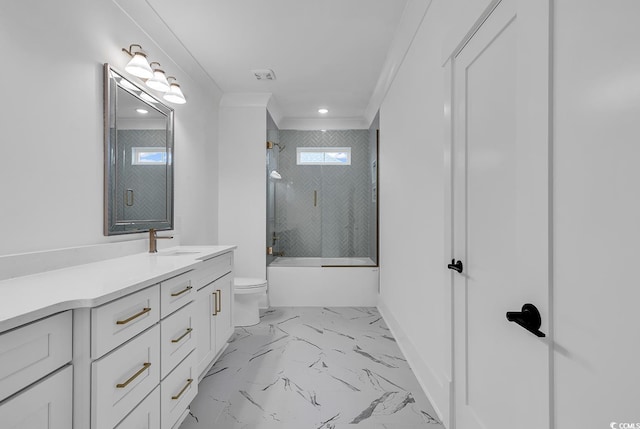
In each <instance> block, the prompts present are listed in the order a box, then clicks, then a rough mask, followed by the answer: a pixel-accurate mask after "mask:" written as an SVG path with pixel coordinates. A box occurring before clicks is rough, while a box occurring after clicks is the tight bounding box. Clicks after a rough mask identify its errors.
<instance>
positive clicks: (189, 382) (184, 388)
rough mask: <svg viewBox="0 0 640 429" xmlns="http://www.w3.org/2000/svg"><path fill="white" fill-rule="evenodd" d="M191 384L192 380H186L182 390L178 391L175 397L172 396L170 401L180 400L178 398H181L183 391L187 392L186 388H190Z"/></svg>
mask: <svg viewBox="0 0 640 429" xmlns="http://www.w3.org/2000/svg"><path fill="white" fill-rule="evenodd" d="M191 383H193V378H188V379H187V384H185V385H184V387H183V388H182V390H181V391H180V393H178V394H177V395H176V396H172V397H171V399H178V398H180V396H182V394H183V393H184V391H185V390H187V388H188V387H189V386H191Z"/></svg>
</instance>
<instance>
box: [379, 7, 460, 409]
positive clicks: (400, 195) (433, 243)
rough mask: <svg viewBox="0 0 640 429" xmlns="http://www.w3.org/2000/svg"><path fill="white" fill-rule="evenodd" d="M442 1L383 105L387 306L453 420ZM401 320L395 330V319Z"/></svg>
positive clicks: (428, 386)
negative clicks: (446, 258) (446, 262)
mask: <svg viewBox="0 0 640 429" xmlns="http://www.w3.org/2000/svg"><path fill="white" fill-rule="evenodd" d="M445 12H446V10H445V9H444V8H443V2H441V1H437V0H435V1H433V2H432V3H431V6H430V9H429V10H428V11H427V15H426V17H425V21H424V22H423V23H422V25H421V26H420V29H419V30H418V32H417V34H416V36H415V39H414V41H413V44H412V46H411V48H410V49H409V51H408V52H407V55H406V57H405V59H404V62H403V63H402V66H401V67H400V69H399V70H398V72H397V75H396V77H395V80H394V81H393V83H392V85H391V87H390V88H389V91H388V93H387V95H386V97H385V99H384V101H383V103H382V106H381V109H380V149H379V150H380V157H379V164H378V168H379V175H380V182H379V184H378V192H379V202H380V243H379V245H380V309H381V311H382V312H383V315H384V316H385V319H387V321H388V322H390V326H391V327H392V330H393V331H394V334H395V335H396V337H397V339H398V342H399V344H400V345H401V347H402V348H403V351H404V352H405V355H407V357H408V359H409V361H410V363H411V365H412V367H413V369H414V371H415V372H416V375H417V376H418V378H419V379H420V381H421V383H422V385H423V387H424V388H425V390H426V391H427V394H428V396H429V397H430V399H431V401H432V403H433V405H434V407H435V408H436V411H437V412H438V414H439V415H440V416H441V417H442V418H443V419H444V420H445V421H448V413H449V398H448V391H449V381H450V379H451V374H450V370H449V367H450V365H449V360H450V356H449V355H448V349H447V347H446V345H447V344H448V341H449V340H448V339H447V338H446V335H445V334H446V326H447V321H446V317H447V308H446V307H445V305H446V302H447V296H446V291H445V290H444V288H443V282H444V278H443V275H445V274H446V273H445V272H444V270H443V265H442V263H443V256H442V253H443V248H444V232H443V223H444V220H443V213H444V208H443V199H444V196H443V186H444V178H443V171H444V164H443V154H442V153H443V139H444V126H443V113H442V106H443V102H444V92H443V91H444V88H443V86H444V85H443V82H444V80H443V77H444V75H443V70H442V66H441V47H442V43H443V39H444V34H445V30H446V29H447V26H446V24H445V22H446V21H445V20H444V19H443V16H444V13H445ZM396 323H397V326H396V327H395V329H394V325H396Z"/></svg>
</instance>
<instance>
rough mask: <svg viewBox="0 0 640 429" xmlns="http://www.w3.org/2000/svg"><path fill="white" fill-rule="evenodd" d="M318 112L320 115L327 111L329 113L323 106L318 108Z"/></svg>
mask: <svg viewBox="0 0 640 429" xmlns="http://www.w3.org/2000/svg"><path fill="white" fill-rule="evenodd" d="M318 113H320V114H321V115H326V114H327V113H329V110H328V109H325V108H322V109H318Z"/></svg>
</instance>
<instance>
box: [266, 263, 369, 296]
mask: <svg viewBox="0 0 640 429" xmlns="http://www.w3.org/2000/svg"><path fill="white" fill-rule="evenodd" d="M378 273H379V270H378V267H376V266H375V263H374V262H373V261H372V260H371V259H369V258H293V257H279V258H276V259H275V260H274V261H273V262H272V263H271V264H269V265H268V266H267V279H268V280H269V290H268V295H269V305H271V306H273V307H374V306H376V305H378V284H379V278H378Z"/></svg>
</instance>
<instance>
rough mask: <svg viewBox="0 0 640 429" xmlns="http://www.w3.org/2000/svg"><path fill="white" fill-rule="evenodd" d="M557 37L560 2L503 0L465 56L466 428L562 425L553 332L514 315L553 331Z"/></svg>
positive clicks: (461, 179)
mask: <svg viewBox="0 0 640 429" xmlns="http://www.w3.org/2000/svg"><path fill="white" fill-rule="evenodd" d="M548 44H549V4H548V0H534V1H532V0H503V1H501V2H499V3H498V5H497V6H496V7H495V9H494V10H493V11H492V12H491V13H490V14H489V15H488V17H487V19H486V20H485V21H484V22H483V24H482V25H481V26H480V27H479V29H478V31H477V32H476V33H475V34H474V35H473V36H472V37H471V39H470V40H469V41H468V43H467V44H466V45H465V46H464V48H462V50H461V51H460V52H459V53H458V55H457V56H456V57H455V58H454V60H453V77H452V82H453V168H454V174H453V254H454V256H455V258H456V259H460V260H462V263H463V267H464V268H463V271H462V273H460V274H459V273H457V272H453V274H452V276H453V284H452V287H453V288H454V292H453V296H454V298H453V299H454V380H455V381H454V390H455V403H454V406H455V423H456V428H458V429H476V428H484V429H544V428H549V426H550V423H549V421H550V412H549V389H550V374H551V373H550V367H549V365H550V361H549V342H548V341H549V339H548V337H546V338H544V337H543V338H540V337H538V336H536V335H534V334H533V333H531V332H529V331H527V330H526V329H525V328H524V327H521V326H519V325H518V324H516V323H515V322H509V321H508V320H507V317H506V313H507V312H520V311H521V310H522V306H523V304H525V303H530V304H533V305H535V306H536V307H537V309H539V311H540V313H541V319H542V326H541V327H540V330H541V331H542V332H544V333H546V334H547V335H548V328H549V320H548V315H549V314H550V308H549V299H548V295H549V290H550V289H549V242H550V240H549V233H550V230H549V213H548V212H549V192H548V187H549V162H548V156H549V137H548V134H549V124H548V117H549V95H548V94H549V47H548ZM527 314H531V313H527ZM514 316H517V314H516V315H514Z"/></svg>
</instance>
